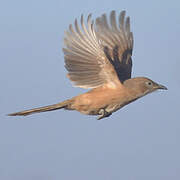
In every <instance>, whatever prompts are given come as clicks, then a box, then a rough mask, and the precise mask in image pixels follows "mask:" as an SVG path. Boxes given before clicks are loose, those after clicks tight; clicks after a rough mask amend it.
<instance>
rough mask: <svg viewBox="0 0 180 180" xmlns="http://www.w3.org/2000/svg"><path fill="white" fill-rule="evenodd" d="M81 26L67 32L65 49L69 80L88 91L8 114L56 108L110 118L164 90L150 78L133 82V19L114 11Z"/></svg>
mask: <svg viewBox="0 0 180 180" xmlns="http://www.w3.org/2000/svg"><path fill="white" fill-rule="evenodd" d="M80 24H81V26H79V24H78V22H77V20H75V22H74V26H72V25H70V26H69V30H68V31H65V37H64V44H65V47H64V48H63V52H64V59H65V67H66V69H67V71H68V78H69V79H70V80H71V81H72V82H73V85H74V86H77V87H81V88H85V89H89V88H90V89H91V90H90V91H89V92H87V93H84V94H81V95H79V96H76V97H73V98H72V99H69V100H65V101H63V102H60V103H57V104H54V105H50V106H45V107H40V108H35V109H31V110H26V111H21V112H17V113H12V114H9V115H11V116H16V115H24V116H25V115H29V114H32V113H37V112H44V111H52V110H57V109H61V108H64V109H68V110H77V111H79V112H81V113H83V114H88V115H99V118H98V119H102V118H105V117H108V116H110V115H111V114H112V113H113V112H115V111H117V110H118V109H120V108H121V107H123V106H125V105H126V104H129V103H130V102H132V101H134V100H136V99H138V98H140V97H142V96H144V95H146V94H148V93H150V92H152V91H154V90H156V89H163V88H164V89H165V87H163V86H158V84H157V83H154V82H153V81H151V80H150V79H147V78H134V79H131V71H132V59H131V55H132V50H133V34H132V32H131V30H130V18H129V17H125V11H122V12H121V13H120V14H119V16H118V18H117V17H116V14H115V11H112V12H111V13H110V16H109V18H107V16H106V14H103V15H102V16H100V17H98V18H96V20H95V23H94V22H93V21H92V20H91V15H89V16H88V18H87V23H85V22H84V18H83V16H81V20H80Z"/></svg>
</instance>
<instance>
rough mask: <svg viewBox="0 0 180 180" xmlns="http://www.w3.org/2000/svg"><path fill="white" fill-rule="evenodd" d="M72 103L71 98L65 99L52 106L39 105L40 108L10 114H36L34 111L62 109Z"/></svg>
mask: <svg viewBox="0 0 180 180" xmlns="http://www.w3.org/2000/svg"><path fill="white" fill-rule="evenodd" d="M71 104H72V99H69V100H66V101H63V102H61V103H57V104H53V105H50V106H43V107H39V108H34V109H29V110H25V111H20V112H15V113H11V114H8V116H27V115H30V114H34V113H40V112H45V111H54V110H57V109H61V108H66V109H69V108H68V107H69V106H70V105H71Z"/></svg>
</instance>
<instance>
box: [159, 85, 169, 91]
mask: <svg viewBox="0 0 180 180" xmlns="http://www.w3.org/2000/svg"><path fill="white" fill-rule="evenodd" d="M157 89H163V90H168V88H167V87H166V86H163V85H161V84H158V85H157Z"/></svg>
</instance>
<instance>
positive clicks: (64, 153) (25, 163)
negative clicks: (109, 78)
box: [0, 0, 180, 180]
mask: <svg viewBox="0 0 180 180" xmlns="http://www.w3.org/2000/svg"><path fill="white" fill-rule="evenodd" d="M111 10H116V11H117V12H120V11H121V10H126V11H127V14H128V15H129V16H130V17H131V28H132V31H133V32H134V39H135V44H134V51H133V63H134V64H133V76H147V77H149V78H151V79H153V80H154V81H156V82H159V83H161V84H163V85H165V86H167V87H168V91H159V92H156V93H152V94H150V95H148V96H146V97H144V98H142V99H139V100H137V101H136V102H134V103H132V104H130V105H128V106H126V107H124V108H123V109H121V110H120V111H118V112H116V113H114V114H113V115H112V116H111V117H109V118H106V119H104V120H102V121H97V120H96V117H94V116H85V115H81V114H80V113H78V112H72V111H64V110H59V111H53V112H48V113H41V114H36V115H32V116H28V117H8V116H6V114H8V113H12V112H15V111H19V110H24V109H27V108H33V107H38V106H43V105H49V104H53V103H57V102H59V101H62V100H65V99H66V98H70V97H72V96H74V95H77V94H79V93H82V92H85V90H82V89H80V88H73V87H72V86H71V83H70V81H69V80H68V79H67V78H66V76H65V75H66V70H65V68H64V60H63V53H62V50H61V49H62V47H63V35H64V31H65V30H66V29H67V28H68V26H69V24H70V23H73V22H74V19H75V18H79V17H80V15H81V14H82V13H83V14H84V15H85V16H86V17H87V15H88V13H92V14H93V17H94V18H95V17H97V16H99V15H101V14H102V13H104V12H106V13H110V11H111ZM179 42H180V1H179V0H174V1H173V0H171V1H167V0H166V1H165V0H159V1H158V0H151V1H143V0H142V1H140V0H139V1H138V0H134V1H133V0H132V1H130V0H106V1H101V0H99V1H98V0H76V1H73V0H71V1H70V0H51V1H50V0H49V1H46V0H31V1H26V0H15V1H13V0H11V1H10V0H6V1H5V0H4V1H1V3H0V85H1V90H0V179H1V180H72V179H73V180H152V179H153V180H179V179H180V141H179V140H180V118H179V111H180V102H179V100H180V72H179V68H180V43H179Z"/></svg>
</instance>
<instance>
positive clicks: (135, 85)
mask: <svg viewBox="0 0 180 180" xmlns="http://www.w3.org/2000/svg"><path fill="white" fill-rule="evenodd" d="M123 85H124V86H125V87H126V88H128V89H130V90H133V91H134V92H135V93H136V94H137V97H142V96H145V95H146V94H149V93H151V92H154V91H156V90H158V89H163V90H167V87H165V86H163V85H161V84H158V83H156V82H154V81H152V80H151V79H148V78H145V77H137V78H131V79H128V80H126V81H124V83H123Z"/></svg>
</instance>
